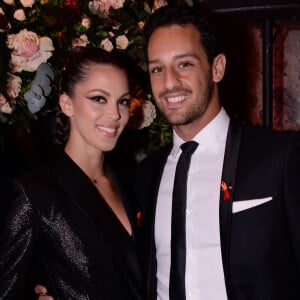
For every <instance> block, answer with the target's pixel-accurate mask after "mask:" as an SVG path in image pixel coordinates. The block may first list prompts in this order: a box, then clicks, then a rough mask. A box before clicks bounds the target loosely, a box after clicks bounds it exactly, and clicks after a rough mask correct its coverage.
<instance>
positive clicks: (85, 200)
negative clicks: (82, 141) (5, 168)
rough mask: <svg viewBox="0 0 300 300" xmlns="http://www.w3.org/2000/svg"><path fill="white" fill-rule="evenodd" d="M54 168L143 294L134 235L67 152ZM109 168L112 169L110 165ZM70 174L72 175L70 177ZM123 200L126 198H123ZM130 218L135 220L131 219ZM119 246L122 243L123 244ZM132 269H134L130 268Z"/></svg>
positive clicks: (83, 212)
mask: <svg viewBox="0 0 300 300" xmlns="http://www.w3.org/2000/svg"><path fill="white" fill-rule="evenodd" d="M51 167H52V169H53V170H54V172H55V173H56V175H57V178H58V180H59V181H60V183H61V185H62V186H63V188H64V189H65V190H66V191H67V193H68V195H69V196H70V198H71V199H72V200H73V203H74V205H77V206H78V208H79V211H81V212H82V214H83V215H84V217H85V218H87V219H88V220H89V222H90V223H91V224H92V225H93V227H94V229H95V232H96V233H97V234H98V235H99V236H100V237H101V238H102V239H104V240H105V241H107V243H109V244H111V246H112V249H114V251H116V252H117V253H118V255H117V256H116V257H120V259H119V263H120V264H123V265H124V266H123V268H122V269H124V270H128V272H127V274H126V276H129V275H130V276H131V278H127V279H128V283H129V284H130V285H131V286H132V288H133V291H136V294H137V295H140V292H139V291H138V289H139V287H142V286H143V283H142V275H141V270H140V266H139V264H138V261H137V258H136V250H135V247H134V244H133V241H132V238H131V237H130V236H129V235H128V233H127V231H126V230H125V228H124V227H123V226H122V225H121V223H120V222H119V220H118V219H117V217H116V216H115V214H114V213H113V212H112V210H111V209H110V208H109V206H108V205H107V204H106V202H105V200H104V199H103V198H101V196H100V195H99V193H98V191H97V189H96V187H95V186H94V185H93V183H92V182H91V181H90V179H89V178H88V177H87V176H86V175H85V174H84V172H83V171H82V170H81V169H80V168H79V167H78V166H77V165H76V164H75V163H74V162H73V161H72V160H71V159H70V158H69V157H68V156H67V154H65V153H64V152H62V153H58V154H57V155H56V158H55V160H54V161H53V163H52V165H51ZM108 171H109V172H112V170H111V169H110V168H108ZM70 174H72V175H71V176H70ZM112 177H113V178H115V174H112ZM115 184H116V187H117V189H118V190H119V191H122V192H121V193H120V195H121V197H125V195H126V196H127V197H129V195H128V194H127V193H126V191H125V190H122V189H121V186H120V183H119V181H117V182H115ZM122 200H124V199H123V198H122ZM127 200H128V201H129V200H130V199H127ZM129 218H130V217H129ZM130 219H131V220H132V218H130ZM120 245H122V246H121V247H120ZM130 269H131V271H129V270H130ZM137 298H138V297H137Z"/></svg>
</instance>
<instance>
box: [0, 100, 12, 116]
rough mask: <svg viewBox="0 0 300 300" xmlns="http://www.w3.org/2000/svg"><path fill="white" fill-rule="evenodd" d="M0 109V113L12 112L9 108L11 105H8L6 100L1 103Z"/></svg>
mask: <svg viewBox="0 0 300 300" xmlns="http://www.w3.org/2000/svg"><path fill="white" fill-rule="evenodd" d="M0 111H1V112H2V113H5V114H11V113H12V108H11V106H10V105H9V103H8V102H5V103H4V104H2V105H1V106H0Z"/></svg>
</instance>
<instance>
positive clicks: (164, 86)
mask: <svg viewBox="0 0 300 300" xmlns="http://www.w3.org/2000/svg"><path fill="white" fill-rule="evenodd" d="M144 30H145V40H146V49H147V59H148V67H149V75H150V81H151V87H152V92H153V96H154V99H155V102H156V104H157V106H158V108H159V109H160V110H161V112H162V113H163V115H164V116H165V117H166V119H167V120H168V121H169V122H170V124H171V125H172V127H173V133H174V139H173V145H170V146H168V147H166V148H165V149H163V150H162V151H161V152H159V153H158V154H156V155H154V156H152V157H149V158H147V159H146V160H144V161H143V162H142V163H141V164H140V165H139V167H138V172H137V181H136V193H137V199H138V200H139V201H140V205H141V213H142V228H143V233H142V235H141V241H140V242H141V243H140V244H141V250H140V253H141V254H142V261H143V265H144V266H145V272H146V276H147V286H148V291H149V298H150V299H169V293H170V294H171V291H170V289H169V285H170V273H171V272H170V269H171V252H172V251H173V250H172V251H171V231H172V230H171V224H172V222H173V219H172V193H173V183H174V177H175V168H176V164H177V161H178V159H179V156H180V153H181V150H180V148H179V146H180V145H181V144H182V143H184V142H186V141H191V140H193V141H196V142H197V143H198V147H197V149H196V150H195V152H194V154H193V156H192V158H191V163H190V170H189V176H188V183H187V191H188V192H187V204H186V214H185V215H186V225H185V226H186V255H185V256H186V262H185V278H184V283H183V285H185V288H184V290H185V294H186V296H181V297H177V299H185V297H186V298H187V299H198V300H200V299H204V300H209V299H212V300H221V299H237V300H243V299H253V300H268V299H270V300H271V299H272V300H276V299H281V300H282V299H287V300H291V299H300V285H299V282H300V230H299V228H300V196H299V193H298V191H297V190H298V185H299V184H298V178H300V155H299V154H300V138H299V135H298V134H297V133H295V132H294V133H293V132H285V133H278V132H277V133H276V132H271V131H269V130H266V129H261V128H254V127H251V126H240V125H238V124H236V123H235V121H233V120H230V119H229V117H228V115H227V114H226V112H225V110H224V109H223V108H222V106H221V101H220V97H219V92H218V83H219V82H220V81H221V80H222V78H223V76H224V73H225V66H226V58H225V55H224V54H222V52H221V48H220V46H219V44H218V38H217V35H216V33H215V30H214V29H213V27H212V26H211V23H210V22H209V20H208V19H207V18H206V17H204V16H200V15H199V14H198V11H197V10H196V9H194V8H180V7H174V6H165V7H163V8H160V9H158V10H157V11H156V12H155V13H154V14H153V15H152V17H151V18H150V20H149V21H148V23H147V24H146V26H145V29H144ZM237 84H238V83H237ZM175 285H176V284H175ZM170 299H176V298H170Z"/></svg>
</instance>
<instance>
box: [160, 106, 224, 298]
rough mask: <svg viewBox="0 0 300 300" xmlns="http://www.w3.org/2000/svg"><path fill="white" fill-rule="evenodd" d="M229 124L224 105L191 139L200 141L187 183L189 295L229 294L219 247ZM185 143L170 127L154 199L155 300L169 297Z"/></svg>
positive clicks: (193, 296)
mask: <svg viewBox="0 0 300 300" xmlns="http://www.w3.org/2000/svg"><path fill="white" fill-rule="evenodd" d="M228 125H229V117H228V115H227V114H226V112H225V110H224V109H222V110H221V111H220V113H219V114H218V115H217V116H216V117H215V118H214V119H213V120H212V121H211V122H210V123H209V124H208V125H207V126H206V127H205V128H203V129H202V130H201V131H200V132H199V133H198V134H197V135H196V136H195V137H194V139H193V140H194V141H196V142H198V143H199V146H198V147H197V149H196V151H195V152H194V154H193V156H192V159H191V165H190V170H189V175H188V183H187V209H186V251H187V253H186V275H185V281H186V298H187V299H197V300H202V299H203V300H225V299H227V296H226V290H225V281H224V272H223V266H222V257H221V246H220V227H219V197H220V183H221V176H222V167H223V158H224V152H225V143H226V137H227V131H228ZM183 143H184V141H183V140H181V139H180V138H179V137H178V135H176V133H175V132H174V146H173V149H172V151H171V153H170V155H169V157H168V160H167V163H166V165H165V168H164V172H163V176H162V180H161V184H160V188H159V193H158V199H157V207H156V217H155V244H156V257H157V293H158V298H157V299H159V300H167V299H169V275H170V261H171V246H170V241H171V213H172V191H173V183H174V176H175V168H176V164H177V161H178V159H179V156H180V154H181V149H180V145H181V144H183Z"/></svg>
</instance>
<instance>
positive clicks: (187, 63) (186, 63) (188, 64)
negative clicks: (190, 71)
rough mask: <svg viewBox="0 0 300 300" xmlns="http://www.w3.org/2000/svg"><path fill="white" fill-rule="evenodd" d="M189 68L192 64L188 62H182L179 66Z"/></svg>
mask: <svg viewBox="0 0 300 300" xmlns="http://www.w3.org/2000/svg"><path fill="white" fill-rule="evenodd" d="M189 66H192V64H191V63H190V62H182V63H180V64H179V67H180V68H187V67H189Z"/></svg>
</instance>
